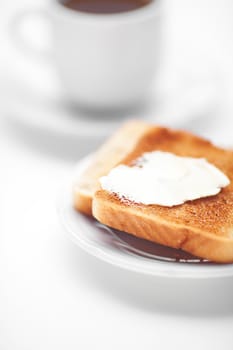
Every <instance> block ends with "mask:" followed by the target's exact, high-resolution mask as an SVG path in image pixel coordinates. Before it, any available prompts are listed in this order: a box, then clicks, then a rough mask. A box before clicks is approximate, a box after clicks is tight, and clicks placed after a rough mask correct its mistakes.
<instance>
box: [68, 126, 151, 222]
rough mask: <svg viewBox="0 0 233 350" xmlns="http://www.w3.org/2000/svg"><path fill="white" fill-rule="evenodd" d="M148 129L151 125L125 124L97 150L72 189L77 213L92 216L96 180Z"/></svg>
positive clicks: (130, 150)
mask: <svg viewBox="0 0 233 350" xmlns="http://www.w3.org/2000/svg"><path fill="white" fill-rule="evenodd" d="M150 128H151V125H149V124H147V123H144V122H142V121H139V120H131V121H129V122H126V123H125V124H123V126H122V127H121V128H120V129H119V130H117V131H116V133H115V134H114V135H113V136H111V137H110V138H109V139H108V140H107V141H106V142H105V143H104V144H103V145H102V146H101V147H100V148H99V149H98V151H97V152H96V153H95V154H94V155H93V157H92V160H91V162H90V165H89V166H88V167H87V168H86V169H85V171H84V172H83V174H82V176H81V177H80V178H79V179H78V181H77V182H76V183H75V185H74V188H73V203H74V207H75V208H76V209H77V210H78V211H80V212H82V213H85V214H87V215H92V199H93V197H94V193H95V191H96V190H97V189H98V187H99V182H98V179H99V178H100V177H101V176H103V175H106V174H107V173H108V172H109V171H110V170H111V169H112V168H113V167H115V166H116V165H117V164H119V163H120V162H121V161H122V160H123V159H124V158H125V157H126V156H127V154H129V153H130V152H132V151H133V149H134V148H135V147H136V143H137V142H138V141H139V140H140V138H141V137H143V136H144V134H145V133H146V132H147V131H148V130H149V129H150Z"/></svg>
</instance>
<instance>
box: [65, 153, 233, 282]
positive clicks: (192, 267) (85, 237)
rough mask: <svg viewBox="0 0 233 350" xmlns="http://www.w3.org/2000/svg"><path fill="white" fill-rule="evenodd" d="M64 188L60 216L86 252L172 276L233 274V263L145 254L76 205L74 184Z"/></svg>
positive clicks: (82, 163) (83, 163) (79, 169)
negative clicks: (100, 224)
mask: <svg viewBox="0 0 233 350" xmlns="http://www.w3.org/2000/svg"><path fill="white" fill-rule="evenodd" d="M89 159H90V157H87V158H85V159H83V160H81V161H80V162H79V163H78V164H77V169H76V172H75V179H76V180H77V178H78V176H80V174H81V173H82V172H83V170H84V169H85V167H86V166H87V164H88V162H89ZM68 185H69V187H68V189H67V190H65V191H64V193H63V195H62V197H61V199H60V203H59V215H60V218H61V220H62V223H63V225H64V227H65V229H66V231H67V232H68V234H69V236H70V238H71V239H72V240H73V241H74V243H76V244H77V245H79V246H80V247H81V248H83V249H84V250H85V251H87V252H88V253H90V254H91V255H94V256H96V257H97V258H99V259H101V260H104V261H105V262H108V263H110V264H113V265H116V266H119V267H121V268H124V269H127V270H132V271H136V272H139V273H143V274H147V275H154V276H164V277H170V278H178V277H179V278H184V277H185V278H187V277H188V278H215V277H226V276H232V275H233V264H228V265H217V264H213V265H208V264H195V263H181V262H171V261H160V260H156V259H155V258H154V259H151V258H150V257H145V255H144V256H141V254H140V252H138V251H136V250H135V249H131V247H130V246H129V245H128V246H127V244H125V242H122V240H121V239H119V237H117V236H116V235H115V234H112V233H111V231H109V230H108V229H107V228H106V229H103V227H101V226H98V224H97V223H96V222H94V221H93V220H92V219H90V218H88V217H86V216H85V215H82V214H80V213H78V212H76V211H75V210H74V209H73V208H72V184H71V183H70V184H68Z"/></svg>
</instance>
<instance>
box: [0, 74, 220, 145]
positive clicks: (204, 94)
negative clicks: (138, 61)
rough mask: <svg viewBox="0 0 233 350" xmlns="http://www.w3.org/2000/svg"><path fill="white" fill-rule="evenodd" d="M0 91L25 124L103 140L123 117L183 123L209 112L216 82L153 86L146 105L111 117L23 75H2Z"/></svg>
mask: <svg viewBox="0 0 233 350" xmlns="http://www.w3.org/2000/svg"><path fill="white" fill-rule="evenodd" d="M0 91H1V92H2V95H3V96H4V99H3V101H2V105H1V108H2V109H3V111H4V114H5V115H6V116H7V117H8V118H11V119H12V120H14V121H15V122H18V123H20V124H24V125H26V126H29V127H32V128H35V129H38V130H44V131H46V132H50V133H55V134H59V135H61V136H68V137H74V138H77V137H82V138H83V137H86V138H87V137H88V138H94V139H99V140H102V139H103V138H105V137H106V136H108V135H109V134H110V133H111V132H112V131H113V130H115V129H116V128H117V127H118V126H119V125H120V124H121V123H122V122H123V121H126V120H128V119H132V118H134V119H135V118H136V119H143V120H146V121H152V122H154V123H158V124H162V125H167V126H172V127H183V125H184V124H187V123H190V122H191V121H192V120H194V119H196V118H202V117H203V116H205V115H207V114H210V112H211V111H210V109H212V108H214V104H215V97H216V86H215V85H214V84H212V83H209V82H203V81H199V82H196V83H195V84H193V85H189V86H188V87H185V86H179V87H178V88H177V89H176V88H175V87H172V89H170V90H166V92H164V93H161V92H158V91H157V90H156V89H155V88H154V90H153V91H152V96H151V99H150V101H149V102H148V103H147V105H146V106H144V107H143V108H140V109H135V111H134V112H132V111H128V113H127V112H124V114H123V113H121V112H119V111H118V112H116V113H115V114H113V113H111V114H112V115H111V117H108V116H105V117H102V116H101V114H100V113H99V115H95V114H94V113H92V115H90V114H88V113H87V112H84V111H82V110H78V109H74V108H71V107H68V106H67V105H66V104H65V103H64V102H63V101H62V97H61V95H59V93H58V91H53V93H49V94H48V93H43V86H37V85H35V84H33V83H32V82H31V83H29V82H28V81H27V80H26V79H25V80H24V81H23V80H22V81H21V80H20V79H16V77H11V76H10V75H9V74H8V75H7V76H5V77H4V76H3V77H2V78H1V85H0Z"/></svg>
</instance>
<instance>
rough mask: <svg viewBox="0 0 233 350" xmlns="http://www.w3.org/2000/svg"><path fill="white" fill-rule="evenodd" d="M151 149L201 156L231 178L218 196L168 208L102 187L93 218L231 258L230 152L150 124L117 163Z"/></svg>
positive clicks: (161, 240) (171, 243) (222, 258)
mask: <svg viewBox="0 0 233 350" xmlns="http://www.w3.org/2000/svg"><path fill="white" fill-rule="evenodd" d="M154 150H162V151H167V152H172V153H175V154H176V155H179V156H189V157H204V158H206V159H207V160H208V161H209V162H210V163H212V164H214V165H215V166H217V167H218V168H219V169H220V170H222V171H223V172H224V173H225V174H226V175H227V176H228V177H229V179H230V181H231V183H230V185H228V186H227V187H226V188H224V189H222V190H221V192H220V193H219V194H217V195H216V196H211V197H206V198H202V199H197V200H194V201H189V202H186V203H184V204H182V205H178V206H174V207H169V208H168V207H164V206H159V205H143V204H136V203H132V202H130V201H122V200H120V199H119V198H118V197H117V196H116V195H114V194H112V193H108V192H106V191H104V190H102V189H100V190H98V191H97V192H96V193H95V196H94V201H93V215H94V217H95V218H96V219H97V220H99V221H100V222H102V223H103V224H106V225H108V226H110V227H113V228H116V229H118V230H121V231H125V232H127V233H130V234H133V235H135V236H138V237H141V238H145V239H148V240H150V241H154V242H157V243H160V244H164V245H167V246H170V247H174V248H181V249H183V250H185V251H187V252H190V253H192V254H193V255H196V256H200V257H202V258H205V259H209V260H212V261H216V262H233V151H230V150H224V149H220V148H219V147H216V146H214V145H213V144H211V143H210V142H209V141H206V140H204V139H202V138H200V137H197V136H194V135H192V134H190V133H187V132H184V131H175V130H170V129H167V128H161V127H150V128H149V129H147V130H146V131H145V133H144V136H143V137H141V138H140V140H138V142H137V144H136V147H135V148H134V149H133V150H132V151H131V152H129V153H128V154H127V155H126V156H125V158H124V159H123V160H122V162H121V163H122V164H126V165H130V164H131V163H132V162H133V161H134V160H135V159H136V158H138V157H139V156H141V155H142V153H144V152H150V151H154Z"/></svg>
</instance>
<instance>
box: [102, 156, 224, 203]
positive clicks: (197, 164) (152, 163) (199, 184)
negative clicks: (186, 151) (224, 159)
mask: <svg viewBox="0 0 233 350" xmlns="http://www.w3.org/2000/svg"><path fill="white" fill-rule="evenodd" d="M229 183H230V181H229V179H228V177H227V176H226V175H225V174H224V173H223V172H222V171H220V170H219V169H218V168H216V167H215V166H214V165H212V164H210V163H209V162H208V161H207V160H206V159H204V158H191V157H179V156H176V155H174V154H172V153H169V152H162V151H154V152H148V153H144V154H143V155H142V156H141V157H140V158H138V159H137V160H136V162H135V165H134V166H131V167H129V166H126V165H119V166H117V167H116V168H114V169H112V170H111V171H110V173H109V174H108V175H107V176H103V177H101V178H100V184H101V187H102V189H104V190H106V191H108V192H111V193H115V194H116V195H117V196H118V197H119V198H121V199H128V200H130V201H132V202H135V203H142V204H146V205H149V204H158V205H162V206H168V207H171V206H174V205H179V204H182V203H184V202H186V201H189V200H194V199H198V198H203V197H207V196H214V195H216V194H218V193H219V192H220V191H221V188H223V187H225V186H227V185H229Z"/></svg>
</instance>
